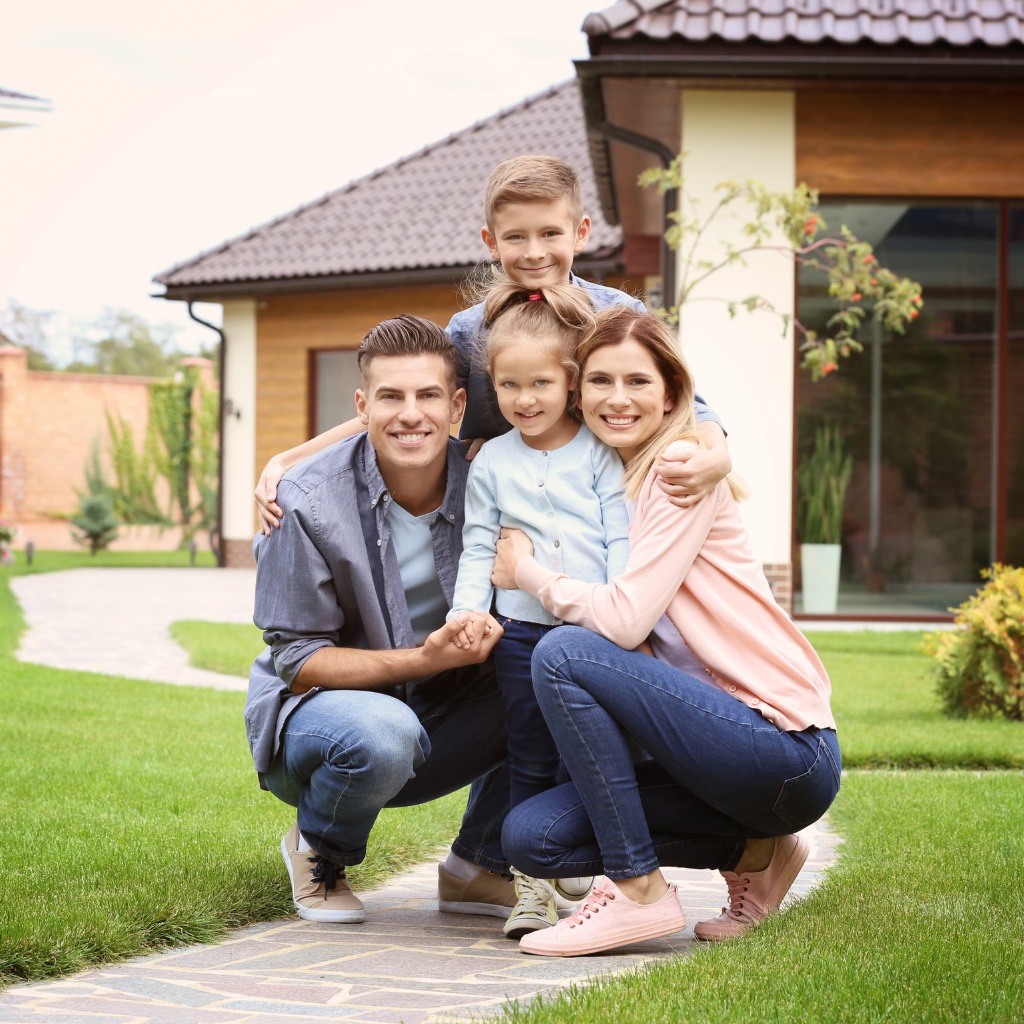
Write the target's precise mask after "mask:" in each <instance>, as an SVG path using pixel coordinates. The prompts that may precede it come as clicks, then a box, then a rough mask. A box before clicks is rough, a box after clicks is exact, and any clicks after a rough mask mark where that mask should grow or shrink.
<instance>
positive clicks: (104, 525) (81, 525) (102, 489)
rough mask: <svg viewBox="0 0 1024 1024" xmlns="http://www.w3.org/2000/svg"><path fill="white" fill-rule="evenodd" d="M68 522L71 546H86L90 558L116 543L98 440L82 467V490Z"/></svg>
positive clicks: (115, 522)
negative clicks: (83, 467) (72, 544)
mask: <svg viewBox="0 0 1024 1024" xmlns="http://www.w3.org/2000/svg"><path fill="white" fill-rule="evenodd" d="M70 522H71V526H72V530H71V536H72V537H73V538H74V540H75V543H76V544H81V545H83V546H84V547H87V548H88V549H89V553H90V554H91V555H95V554H96V552H97V551H102V550H103V549H104V548H106V547H108V546H109V545H110V543H111V542H112V541H115V540H117V528H118V526H120V523H119V521H118V518H117V516H116V515H115V514H114V495H113V493H112V490H111V488H110V485H109V484H108V483H107V481H106V478H105V477H104V474H103V466H102V464H101V462H100V445H99V441H98V440H94V441H93V445H92V454H91V455H90V458H89V461H88V462H87V463H86V464H85V490H84V491H79V492H78V509H77V511H76V512H75V514H74V515H73V516H71V520H70Z"/></svg>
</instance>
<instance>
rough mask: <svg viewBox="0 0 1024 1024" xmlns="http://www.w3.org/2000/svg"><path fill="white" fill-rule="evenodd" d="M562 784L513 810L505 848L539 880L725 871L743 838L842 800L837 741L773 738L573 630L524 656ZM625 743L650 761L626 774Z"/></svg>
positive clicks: (722, 696) (760, 722) (793, 825)
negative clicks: (565, 774) (663, 868)
mask: <svg viewBox="0 0 1024 1024" xmlns="http://www.w3.org/2000/svg"><path fill="white" fill-rule="evenodd" d="M533 668H534V683H535V690H536V694H537V699H538V702H539V704H540V707H541V710H542V711H543V713H544V717H545V718H546V719H547V722H548V725H549V726H550V728H551V732H552V735H553V736H554V737H555V741H556V743H557V744H558V750H559V752H560V753H561V755H562V760H563V761H564V762H565V765H566V767H567V768H568V770H569V773H570V775H571V776H572V779H573V781H572V782H571V783H567V784H565V785H562V786H559V787H558V788H557V789H552V790H549V791H548V792H547V793H543V794H541V795H540V796H537V797H534V798H533V799H532V800H529V801H527V802H526V803H524V804H521V805H520V806H518V807H516V808H515V809H514V810H513V811H512V812H511V813H510V814H509V816H508V818H507V819H506V822H505V830H504V837H503V846H504V849H505V853H506V855H507V856H508V857H509V859H510V860H511V861H512V863H513V864H515V865H516V867H517V868H519V870H521V871H524V872H526V873H527V874H529V875H533V876H535V877H540V878H561V877H566V876H572V875H597V874H601V873H604V874H606V875H608V876H609V877H610V878H612V879H622V878H635V877H637V876H639V875H643V874H646V873H648V872H650V871H653V870H654V869H655V868H656V867H658V866H659V864H666V865H674V866H677V867H694V868H719V869H721V870H731V869H732V868H733V867H734V866H735V864H736V862H737V861H738V859H739V857H740V854H741V853H742V851H743V845H744V840H745V839H747V838H757V837H765V836H779V835H786V834H788V833H791V832H796V831H799V830H800V829H802V828H804V827H806V826H807V825H809V824H810V823H811V822H813V821H816V820H817V819H818V818H820V817H821V815H822V814H824V812H825V810H826V809H827V808H828V806H829V804H831V803H832V800H833V798H834V797H835V795H836V793H837V792H838V790H839V775H840V755H839V745H838V743H837V741H836V734H835V731H834V730H832V729H816V728H811V729H805V730H804V731H803V732H783V731H782V730H781V729H778V728H776V726H774V725H772V724H771V723H770V722H768V721H767V720H765V719H764V718H762V717H761V715H759V714H758V713H757V712H756V711H754V710H753V709H751V708H749V707H747V705H746V704H743V703H742V702H740V701H738V700H736V699H735V698H734V697H732V696H730V695H729V694H728V693H724V692H722V691H721V690H719V689H718V688H717V687H715V686H712V685H710V684H709V683H706V682H704V681H703V680H701V679H696V678H694V677H692V676H688V675H686V674H685V673H683V672H680V671H679V670H678V669H675V668H673V667H672V666H671V665H667V664H665V663H664V662H660V661H657V660H656V659H654V658H651V657H649V656H647V655H645V654H639V653H636V652H634V651H624V650H623V649H622V648H621V647H618V646H616V645H615V644H613V643H611V642H610V641H608V640H606V639H604V637H601V636H598V634H596V633H592V632H591V631H590V630H587V629H581V628H579V627H577V626H560V627H559V628H558V629H557V630H556V631H554V632H553V633H552V634H551V635H550V636H548V637H546V638H545V639H544V640H542V641H541V643H540V644H538V646H537V649H536V651H535V653H534V659H533ZM630 738H632V739H633V740H634V741H636V743H638V744H639V745H640V746H641V747H642V748H643V749H644V750H645V751H647V753H648V754H649V755H650V757H651V760H650V761H646V762H643V763H640V764H634V763H633V759H632V755H631V749H632V745H631V743H630V742H629V740H630Z"/></svg>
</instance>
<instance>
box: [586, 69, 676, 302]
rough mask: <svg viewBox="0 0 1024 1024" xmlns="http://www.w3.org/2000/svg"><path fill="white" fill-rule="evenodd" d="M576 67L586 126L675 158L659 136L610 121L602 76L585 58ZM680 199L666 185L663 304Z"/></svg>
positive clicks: (671, 276)
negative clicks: (591, 69)
mask: <svg viewBox="0 0 1024 1024" xmlns="http://www.w3.org/2000/svg"><path fill="white" fill-rule="evenodd" d="M576 71H577V74H578V75H579V83H580V92H581V93H582V97H583V116H584V119H585V120H586V123H587V127H588V128H590V129H592V130H593V131H595V132H596V133H597V134H598V135H601V136H602V137H604V138H605V139H611V140H612V141H614V142H621V143H623V144H624V145H626V146H632V147H633V148H634V149H639V150H642V151H644V152H645V153H653V154H654V155H655V156H656V157H657V158H658V159H659V160H660V161H661V166H662V167H665V168H667V167H668V166H669V165H670V164H671V163H672V161H673V160H674V159H675V158H676V155H677V154H675V153H673V152H672V150H671V149H669V147H668V146H666V145H665V143H664V142H662V141H661V140H660V139H653V138H650V137H649V136H647V135H641V134H640V133H639V132H634V131H631V130H630V129H629V128H622V127H620V126H619V125H615V124H611V123H609V121H608V119H607V117H606V115H605V110H604V97H603V95H602V93H601V80H600V78H598V77H596V76H594V75H592V74H591V73H589V71H588V70H587V69H586V62H584V61H577V62H576ZM609 164H610V161H609ZM610 174H611V171H610V167H609V177H610ZM678 203H679V190H678V189H674V188H672V189H667V190H666V191H665V193H664V195H663V196H662V197H661V222H662V232H661V256H660V263H661V290H662V305H663V306H666V305H669V304H670V303H669V302H666V299H669V298H671V296H669V289H674V288H675V281H676V253H675V250H674V249H673V248H672V247H671V246H670V245H669V244H668V241H667V240H666V238H665V232H666V231H667V230H668V227H669V224H670V223H671V220H670V214H672V213H674V212H675V211H676V209H677V208H678ZM614 217H615V220H614V223H618V214H617V212H616V213H615V214H614Z"/></svg>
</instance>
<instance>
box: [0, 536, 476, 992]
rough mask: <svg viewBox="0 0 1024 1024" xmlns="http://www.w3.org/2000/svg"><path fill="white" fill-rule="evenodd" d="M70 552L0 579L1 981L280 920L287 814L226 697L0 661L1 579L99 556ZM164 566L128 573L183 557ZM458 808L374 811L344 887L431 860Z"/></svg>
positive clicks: (8, 637)
mask: <svg viewBox="0 0 1024 1024" xmlns="http://www.w3.org/2000/svg"><path fill="white" fill-rule="evenodd" d="M76 554H77V553H75V552H71V553H70V555H71V556H72V557H71V558H70V559H69V558H68V557H67V556H66V555H65V553H59V555H58V557H54V558H50V557H48V553H46V552H43V553H39V554H37V557H36V564H35V565H34V566H33V567H32V569H31V570H29V569H28V567H26V566H24V564H23V563H22V564H20V565H18V566H16V567H14V568H13V569H11V568H6V569H2V570H0V732H2V735H3V737H4V744H3V756H2V758H0V794H2V798H0V800H2V821H3V832H2V836H0V986H3V985H6V984H10V983H11V982H13V981H17V980H25V979H40V978H46V977H53V976H57V975H60V974H64V973H67V972H69V971H73V970H77V969H81V968H84V967H87V966H90V965H94V964H99V963H107V962H110V961H115V960H119V959H122V958H125V957H129V956H136V955H139V954H141V953H145V952H150V951H152V950H155V949H159V948H162V947H164V946H167V945H177V944H181V943H188V942H195V941H209V940H211V939H215V938H217V937H219V936H221V935H223V934H224V933H225V931H226V930H227V929H228V928H230V927H234V926H237V925H242V924H246V923H249V922H254V921H262V920H268V919H273V918H279V917H284V916H287V915H289V914H290V913H291V910H292V908H291V901H290V896H289V892H288V886H287V878H286V875H285V872H284V870H283V866H282V864H281V858H280V854H279V852H278V843H279V842H280V837H281V835H282V834H283V833H284V832H285V831H286V829H287V828H288V826H289V824H290V822H291V821H293V820H294V812H293V811H292V810H291V809H290V808H288V807H287V806H285V805H284V804H282V803H280V802H279V801H277V800H276V799H274V798H273V797H272V796H271V795H270V794H268V793H261V792H260V790H259V788H258V785H257V780H256V775H255V772H254V771H253V769H252V762H251V760H250V758H249V752H248V749H247V747H246V743H245V731H244V728H243V726H242V704H243V699H244V697H243V695H242V694H239V693H230V692H223V691H215V690H206V689H199V688H192V687H183V686H166V685H163V684H159V683H146V682H139V681H135V680H128V679H118V678H113V677H110V676H102V675H93V674H90V673H85V672H67V671H62V670H58V669H50V668H45V667H39V666H34V665H25V664H22V663H21V662H19V661H17V660H16V659H14V658H13V657H12V654H13V651H14V648H15V646H16V644H17V638H18V635H19V634H20V632H21V629H22V628H23V620H22V616H21V612H20V609H19V607H18V605H17V602H16V601H15V600H14V597H13V595H12V594H11V591H10V587H9V586H8V584H7V579H8V577H9V576H10V575H11V574H12V573H13V572H25V571H42V567H43V566H48V567H50V568H68V567H70V565H73V564H84V565H94V564H105V562H106V560H100V559H102V556H100V559H97V560H96V561H93V560H91V559H89V556H88V555H85V558H84V560H83V559H82V558H75V557H74V556H75V555H76ZM119 554H120V553H119ZM186 557H187V556H186ZM165 559H166V556H162V557H161V558H159V559H152V558H150V557H148V556H147V557H145V558H144V559H136V561H135V563H134V564H145V565H153V564H172V565H174V564H187V561H186V562H184V563H182V562H181V561H175V560H173V559H166V560H165ZM107 564H116V565H128V564H133V563H132V559H131V558H126V557H124V556H123V555H121V557H117V558H112V559H111V560H110V562H109V563H107ZM464 803H465V799H464V797H463V796H460V795H458V794H455V795H453V796H451V797H448V798H446V799H444V800H441V801H437V802H435V803H432V804H427V805H424V806H422V807H417V808H410V809H403V810H401V811H388V812H385V813H384V814H383V815H382V816H381V819H380V821H379V822H378V825H377V829H376V831H375V833H374V842H373V843H372V844H371V848H370V850H371V852H370V856H369V857H368V858H367V860H366V861H365V862H364V864H362V865H361V866H360V867H359V868H358V869H353V870H352V872H351V877H352V879H353V882H354V884H355V885H356V886H357V887H362V888H367V887H370V886H373V885H376V884H379V883H380V882H381V881H383V880H384V879H385V878H386V877H388V876H389V875H390V874H392V873H394V872H395V871H396V870H399V869H401V868H402V867H404V866H406V865H408V864H409V863H413V862H415V861H417V860H421V859H423V858H424V857H426V856H428V855H429V854H431V853H433V852H434V851H435V850H436V849H437V847H438V846H439V845H440V844H442V843H443V842H445V841H446V840H449V839H450V838H451V836H452V835H454V834H455V832H456V831H457V829H458V821H459V817H460V815H461V811H462V809H463V806H464Z"/></svg>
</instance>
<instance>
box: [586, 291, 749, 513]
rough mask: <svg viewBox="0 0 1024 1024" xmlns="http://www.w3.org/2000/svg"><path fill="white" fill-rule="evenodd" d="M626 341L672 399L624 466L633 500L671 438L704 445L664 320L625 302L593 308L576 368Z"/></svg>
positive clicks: (689, 380)
mask: <svg viewBox="0 0 1024 1024" xmlns="http://www.w3.org/2000/svg"><path fill="white" fill-rule="evenodd" d="M629 340H631V341H635V342H636V343H637V344H638V345H640V346H642V347H643V348H644V349H646V350H647V352H648V354H649V355H650V357H651V359H652V360H653V361H654V365H655V366H656V367H657V369H658V372H659V373H660V374H661V377H662V380H663V382H664V384H665V395H666V397H667V398H668V399H670V400H671V402H672V408H671V409H670V410H669V411H668V412H667V413H665V418H664V419H663V420H662V421H661V425H660V426H659V427H658V429H657V430H656V431H655V432H654V435H653V436H652V437H650V438H649V439H648V440H647V441H646V442H645V443H644V444H643V445H642V446H641V447H640V448H639V449H638V450H637V452H636V454H635V455H634V456H633V457H632V458H631V459H630V460H629V462H628V463H627V465H626V472H625V477H624V480H623V485H624V488H625V492H626V497H627V498H631V499H633V500H636V498H637V497H638V496H639V494H640V489H641V487H642V486H643V482H644V480H645V479H646V478H647V475H648V474H649V473H650V471H651V467H652V466H653V465H654V463H655V460H656V459H657V458H658V456H659V455H660V454H661V453H662V452H663V451H664V450H665V449H666V448H667V447H668V446H669V445H670V444H672V442H673V441H681V440H693V441H695V442H696V443H697V444H699V445H700V446H701V447H702V448H705V447H707V446H706V445H705V443H704V440H703V438H702V437H701V434H700V430H699V429H698V426H697V416H696V413H695V412H694V408H693V395H694V388H693V376H692V375H691V373H690V370H689V367H687V365H686V360H685V359H683V354H682V352H681V351H680V350H679V341H678V339H677V338H676V336H675V334H674V333H673V332H672V329H671V328H670V327H669V326H668V324H666V323H665V321H664V320H662V319H660V318H659V317H657V316H655V315H654V314H653V313H647V312H640V311H638V310H635V309H630V308H628V307H626V306H613V307H611V308H609V309H605V310H602V311H601V312H600V313H597V314H596V316H595V317H594V329H593V330H592V331H591V332H590V334H589V335H587V337H586V338H584V339H583V341H582V342H581V343H580V346H579V348H578V349H577V351H576V359H577V361H578V362H579V365H580V369H581V372H582V371H583V370H585V368H586V365H587V360H588V359H589V358H590V357H591V356H592V355H593V354H594V353H595V352H596V351H597V350H598V349H601V348H607V347H608V346H609V345H619V344H621V343H622V342H624V341H629ZM727 479H728V481H729V487H730V488H731V489H732V493H733V496H734V497H735V498H736V499H737V500H742V499H743V498H745V497H747V491H746V488H745V486H744V485H743V484H742V483H741V482H740V481H739V480H738V479H736V478H734V477H733V476H732V474H730V475H729V476H728V477H727Z"/></svg>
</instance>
